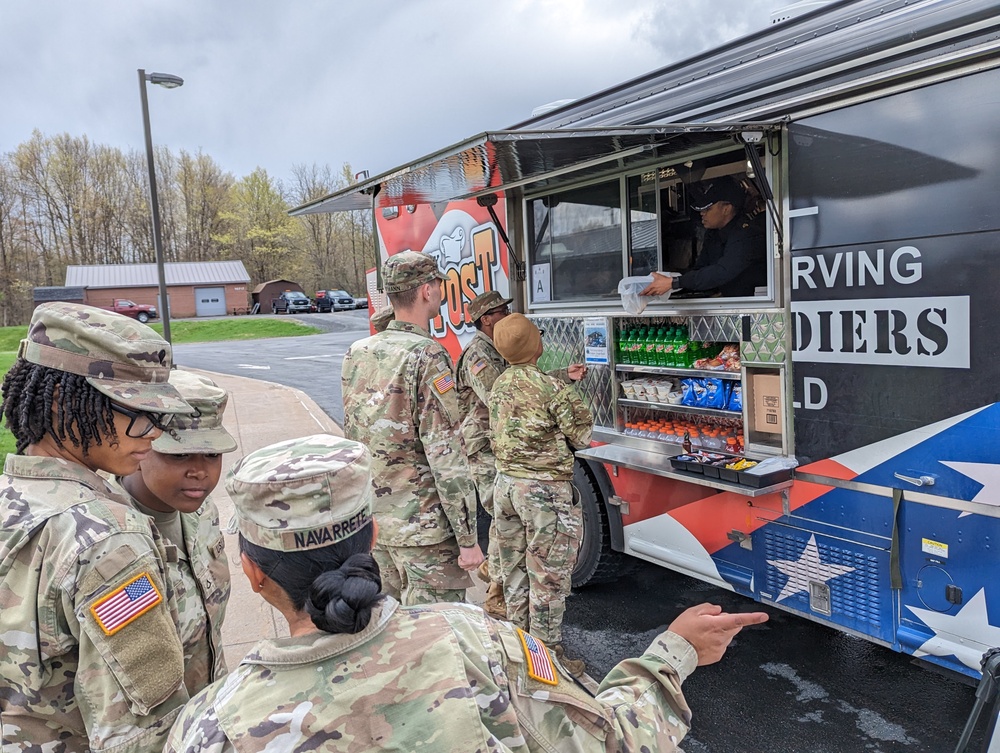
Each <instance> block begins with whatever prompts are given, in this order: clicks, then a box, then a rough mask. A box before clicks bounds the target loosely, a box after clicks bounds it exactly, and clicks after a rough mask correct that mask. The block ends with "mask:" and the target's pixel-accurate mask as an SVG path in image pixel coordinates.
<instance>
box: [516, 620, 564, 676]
mask: <svg viewBox="0 0 1000 753" xmlns="http://www.w3.org/2000/svg"><path fill="white" fill-rule="evenodd" d="M517 637H518V638H520V639H521V645H522V646H524V658H525V659H527V660H528V677H530V678H531V679H533V680H538V681H539V682H544V683H545V684H546V685H558V684H559V678H557V677H556V670H555V667H553V666H552V658H551V657H550V656H549V651H548V649H547V648H545V644H544V643H542V642H541V641H540V640H538V639H537V638H532V637H531V636H530V635H528V634H527V633H526V632H524V631H523V630H521V628H517Z"/></svg>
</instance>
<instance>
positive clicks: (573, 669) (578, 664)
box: [549, 643, 587, 677]
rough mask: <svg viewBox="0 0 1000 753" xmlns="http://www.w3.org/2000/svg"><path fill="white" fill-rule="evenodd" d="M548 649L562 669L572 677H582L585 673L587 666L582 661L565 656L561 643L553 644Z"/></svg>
mask: <svg viewBox="0 0 1000 753" xmlns="http://www.w3.org/2000/svg"><path fill="white" fill-rule="evenodd" d="M549 648H550V649H551V650H552V653H553V654H555V655H556V658H557V659H558V660H559V663H560V664H562V665H563V668H564V669H565V670H566V671H567V672H569V673H570V674H571V675H573V677H583V676H584V675H585V674H586V673H587V664H586V663H585V662H584V661H583V659H570V658H569V657H568V656H566V650H565V649H564V648H563V646H562V644H561V643H553V644H552V645H551V646H549Z"/></svg>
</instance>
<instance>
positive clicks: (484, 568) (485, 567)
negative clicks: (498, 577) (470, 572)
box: [476, 559, 490, 583]
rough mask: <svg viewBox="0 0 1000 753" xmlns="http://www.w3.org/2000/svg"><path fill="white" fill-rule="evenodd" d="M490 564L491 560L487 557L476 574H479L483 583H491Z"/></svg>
mask: <svg viewBox="0 0 1000 753" xmlns="http://www.w3.org/2000/svg"><path fill="white" fill-rule="evenodd" d="M489 564H490V561H489V560H487V559H484V560H483V564H481V565H480V566H479V569H478V570H476V575H478V576H479V580H481V581H482V582H483V583H489V582H490V568H489Z"/></svg>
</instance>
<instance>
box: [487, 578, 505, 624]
mask: <svg viewBox="0 0 1000 753" xmlns="http://www.w3.org/2000/svg"><path fill="white" fill-rule="evenodd" d="M483 611H484V612H486V614H488V615H489V616H490V617H493V618H494V619H497V620H506V619H507V602H506V601H504V598H503V586H502V585H500V584H499V583H490V587H489V588H487V589H486V601H484V602H483Z"/></svg>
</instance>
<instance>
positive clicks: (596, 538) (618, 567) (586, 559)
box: [573, 462, 631, 588]
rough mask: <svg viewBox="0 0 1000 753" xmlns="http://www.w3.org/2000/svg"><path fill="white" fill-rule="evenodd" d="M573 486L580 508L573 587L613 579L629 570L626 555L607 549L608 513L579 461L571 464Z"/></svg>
mask: <svg viewBox="0 0 1000 753" xmlns="http://www.w3.org/2000/svg"><path fill="white" fill-rule="evenodd" d="M573 487H574V489H575V490H576V494H577V495H578V497H579V504H580V507H581V508H582V509H583V535H582V536H581V537H580V548H579V549H578V550H577V556H576V567H575V568H573V588H579V587H580V586H586V585H592V584H595V583H607V582H609V581H613V580H617V579H618V578H619V576H621V575H623V574H624V573H625V572H626V571H627V570H628V569H630V567H629V566H630V564H631V562H630V560H631V558H630V557H627V556H625V555H624V554H622V553H621V552H616V551H614V550H613V549H612V548H611V528H610V526H609V524H608V513H607V511H606V510H605V509H604V501H603V500H602V499H601V494H600V492H599V490H598V487H597V482H596V481H594V479H593V478H592V477H591V475H590V473H589V471H587V469H586V468H584V467H583V466H582V465H581V464H580V463H579V462H577V463H574V465H573Z"/></svg>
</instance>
